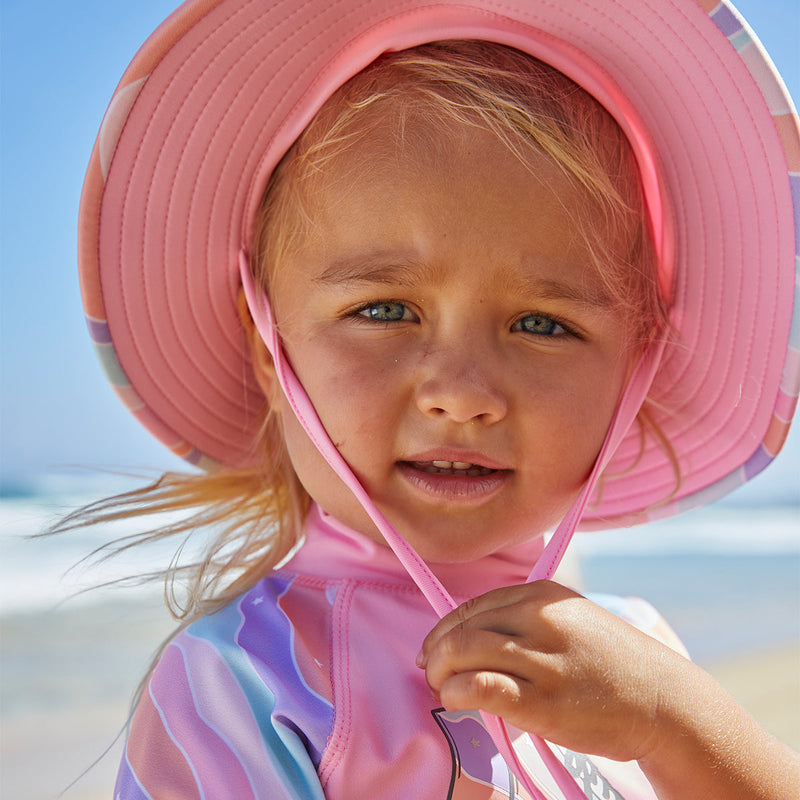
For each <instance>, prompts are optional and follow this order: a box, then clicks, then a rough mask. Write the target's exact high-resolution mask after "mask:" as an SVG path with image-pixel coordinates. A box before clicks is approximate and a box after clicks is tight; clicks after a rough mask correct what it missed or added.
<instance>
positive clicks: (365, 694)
mask: <svg viewBox="0 0 800 800" xmlns="http://www.w3.org/2000/svg"><path fill="white" fill-rule="evenodd" d="M540 549H541V545H540V544H539V543H537V542H534V543H531V544H529V545H526V546H524V547H521V548H517V549H515V550H511V551H508V552H504V553H499V554H495V555H493V556H490V557H488V558H485V559H483V560H481V561H479V562H476V563H474V564H468V565H452V566H444V567H442V568H441V569H440V570H438V572H439V573H440V575H439V577H440V578H441V579H442V581H443V583H444V584H445V585H446V586H448V588H449V589H452V590H453V593H454V594H455V595H456V596H457V597H458V598H459V599H465V598H466V597H467V596H470V595H474V594H476V593H480V592H484V591H488V590H490V589H492V588H496V587H499V586H503V585H508V584H510V583H515V582H516V583H519V582H522V581H524V579H525V576H526V575H527V570H528V568H529V565H530V563H531V559H532V558H535V556H536V554H537V552H538V551H539V550H540ZM470 589H471V591H468V590H470ZM593 599H594V600H595V601H597V602H600V603H601V604H602V605H604V606H605V607H607V608H609V609H610V610H612V611H614V612H615V613H617V614H619V615H620V616H622V617H623V618H625V619H627V620H628V621H630V622H631V623H632V624H635V625H637V626H638V627H639V628H641V629H643V630H645V631H647V632H648V633H651V634H653V635H656V636H658V637H659V638H661V639H662V640H665V641H668V643H670V644H674V641H672V640H671V637H673V636H674V634H672V633H671V632H670V631H669V629H668V627H667V626H666V624H665V623H664V622H663V620H662V619H661V617H660V616H659V615H658V614H657V613H656V612H655V611H654V610H653V609H652V608H651V607H650V606H649V605H647V604H646V603H644V602H643V601H640V600H635V599H624V600H622V599H620V598H613V597H595V598H593ZM435 621H436V619H435V615H434V613H433V611H432V610H431V609H430V606H429V605H428V603H427V601H426V600H425V598H424V597H423V596H422V594H421V593H420V592H419V590H418V589H417V588H416V586H414V584H413V582H412V581H411V579H410V578H409V577H408V575H407V574H406V573H405V571H404V570H403V568H402V566H401V565H400V563H399V562H398V561H397V560H396V558H395V557H394V555H393V554H392V553H391V551H389V550H388V549H387V548H384V547H380V546H378V545H376V544H375V543H373V542H371V541H370V540H368V539H365V538H364V537H362V536H361V535H360V534H357V533H355V532H353V531H350V530H349V529H347V528H345V527H343V526H342V525H340V524H339V523H338V522H336V520H334V519H332V518H331V517H328V516H326V515H324V514H323V512H321V511H320V510H319V509H317V508H315V509H313V510H312V513H311V515H310V519H309V523H308V526H307V531H306V541H305V543H304V545H303V547H301V548H300V550H299V551H298V553H297V554H296V555H295V557H294V558H293V559H292V561H290V562H289V564H287V565H286V566H285V567H284V568H283V569H282V570H280V571H279V572H276V573H274V574H272V575H270V576H269V577H267V578H265V579H264V580H262V581H261V582H260V583H259V584H257V585H256V586H255V587H254V588H253V589H252V590H250V591H249V592H247V593H246V594H244V595H242V596H241V597H240V598H239V599H238V600H237V601H236V602H234V603H232V604H231V605H229V606H228V607H226V608H224V609H223V610H222V611H220V612H218V613H216V614H214V615H211V616H208V617H205V618H202V619H200V620H198V621H197V622H195V623H193V624H192V625H190V626H189V627H188V628H186V629H185V630H183V631H181V632H180V633H179V634H178V635H177V636H176V637H175V638H174V639H173V640H172V642H171V643H170V644H169V646H168V647H167V648H166V650H165V652H164V654H163V656H162V658H161V660H160V662H159V664H158V666H157V668H156V670H155V671H154V673H153V675H152V677H151V679H150V682H149V684H148V687H147V691H146V692H145V694H144V696H143V697H142V700H141V702H140V705H139V707H138V709H137V712H136V714H135V717H134V720H133V723H132V727H131V731H130V734H129V737H128V742H127V745H126V749H125V755H124V758H123V761H122V766H121V768H120V772H119V777H118V782H117V789H116V798H117V800H161V799H164V798H178V797H179V798H181V800H220V799H224V798H230V800H234V798H235V800H284V798H285V799H286V800H290V799H291V800H299V799H300V798H302V799H303V800H318V799H319V798H348V799H351V798H362V797H365V798H366V797H374V798H408V797H424V798H431V800H449V799H451V798H452V800H501V798H519V799H520V800H526V798H528V795H527V793H525V792H524V791H523V790H522V789H521V788H520V787H519V785H518V783H517V781H516V779H515V778H514V776H513V775H512V774H511V772H510V771H509V770H508V768H507V767H506V765H505V764H504V763H503V761H502V759H501V758H500V757H499V755H498V754H497V752H496V750H495V749H494V747H493V745H492V741H491V738H490V737H489V735H488V733H487V732H486V730H485V729H484V728H483V724H482V722H481V719H480V716H479V715H478V714H477V713H473V712H466V713H464V712H462V713H457V714H453V713H446V712H444V711H443V710H442V709H437V708H436V707H435V706H434V704H433V701H432V699H431V696H430V693H429V691H428V689H427V686H426V684H425V679H424V674H423V673H422V672H421V671H420V670H419V669H417V668H416V667H415V665H414V659H415V655H416V653H417V650H418V648H419V646H420V644H421V642H422V639H423V638H424V636H425V635H426V633H427V632H428V630H430V628H431V627H432V626H433V624H434V623H435ZM517 733H518V732H517ZM515 748H516V750H517V752H518V754H519V755H520V757H521V759H522V761H523V763H524V764H525V765H526V768H527V769H528V770H529V772H530V773H531V775H532V776H533V778H534V780H535V781H536V783H537V785H539V786H540V787H541V790H542V791H543V793H544V794H545V796H546V797H551V798H553V800H559V798H561V794H560V793H559V791H558V789H557V787H556V786H555V785H554V784H553V781H552V779H551V778H550V776H549V773H548V772H547V770H546V769H544V768H543V766H542V763H541V760H540V758H539V756H538V755H537V753H536V751H535V750H534V748H533V746H532V745H531V744H530V740H529V739H528V738H527V737H526V736H525V735H524V734H521V733H518V736H517V738H516V740H515ZM553 750H554V752H556V754H557V755H558V757H559V758H561V760H562V761H563V762H564V763H565V764H566V766H567V768H568V770H569V771H570V773H571V774H572V775H573V776H574V778H575V780H576V783H577V784H578V786H580V787H581V789H582V790H583V792H584V794H585V795H586V797H587V798H590V799H591V800H595V799H596V800H601V799H602V800H651V798H653V797H654V795H653V792H652V789H651V788H650V786H649V785H648V784H647V782H646V780H645V779H644V777H643V775H642V773H641V772H640V770H639V769H638V767H637V766H636V765H635V764H616V763H614V762H610V761H606V760H603V759H596V758H592V759H589V758H587V757H586V756H583V755H581V754H577V753H570V752H569V751H565V750H563V749H561V748H555V747H554V748H553Z"/></svg>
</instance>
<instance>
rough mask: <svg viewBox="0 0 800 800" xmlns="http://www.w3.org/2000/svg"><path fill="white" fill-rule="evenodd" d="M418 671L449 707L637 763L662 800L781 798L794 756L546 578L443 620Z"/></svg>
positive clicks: (706, 681) (790, 782)
mask: <svg viewBox="0 0 800 800" xmlns="http://www.w3.org/2000/svg"><path fill="white" fill-rule="evenodd" d="M419 665H420V666H421V667H423V668H424V669H425V670H426V675H427V679H428V683H429V685H430V686H431V690H432V692H433V693H434V696H435V697H436V698H437V700H438V701H439V702H441V704H442V705H443V706H444V707H445V708H446V709H447V710H449V711H455V710H459V709H471V708H480V709H482V710H484V711H487V712H489V713H491V714H496V715H498V716H501V717H503V718H504V719H506V720H507V721H508V722H509V723H511V724H512V725H514V726H516V727H517V728H520V729H522V730H527V731H529V732H531V733H535V734H537V735H539V736H541V737H543V738H545V739H547V740H549V741H551V742H553V743H555V744H559V745H561V746H563V747H567V748H569V749H571V750H575V751H578V752H581V753H587V754H592V755H599V756H605V757H607V758H612V759H615V760H617V761H630V760H637V761H638V762H639V765H640V767H641V768H642V770H643V771H644V773H645V774H646V775H647V777H648V779H649V780H650V782H651V783H652V785H653V787H654V789H655V790H656V792H657V794H658V797H659V798H660V799H661V800H678V799H679V798H680V800H687V799H688V798H691V799H692V800H694V799H695V798H698V797H702V798H707V799H708V800H714V799H715V798H725V800H736V799H737V798H742V800H744V799H745V798H746V799H747V800H753V799H754V798H764V800H767V799H768V800H783V798H786V800H790V798H795V797H797V795H798V787H800V756H798V755H797V754H795V753H793V752H792V751H791V750H790V749H789V748H787V747H785V746H784V745H783V744H781V743H780V742H779V741H777V740H776V739H774V738H773V737H772V736H771V735H769V734H768V733H766V731H764V730H763V729H761V728H760V727H759V726H758V724H757V723H756V722H755V720H753V719H752V718H751V717H750V716H749V715H748V714H747V713H746V712H745V711H744V709H742V708H741V707H740V706H739V705H738V703H736V701H735V700H734V699H733V698H732V697H731V696H730V695H729V694H728V693H727V692H725V690H724V689H723V688H722V687H721V686H719V684H717V683H716V681H714V680H713V678H711V676H710V675H708V674H707V673H706V672H704V671H703V670H702V669H700V668H699V667H697V666H696V665H695V664H692V662H690V661H689V660H688V659H686V658H684V657H683V656H682V655H681V654H679V653H677V652H675V651H674V650H672V649H671V648H669V647H667V646H665V645H664V644H662V643H661V642H659V641H657V640H655V639H653V638H652V637H650V636H648V635H647V634H645V633H642V632H641V631H639V630H638V629H636V628H634V627H633V626H632V625H629V624H628V623H626V622H624V621H623V620H621V619H620V618H619V617H616V616H615V615H614V614H612V613H610V612H609V611H606V610H605V609H603V608H601V607H599V606H597V605H596V604H594V603H592V602H590V601H589V600H587V599H586V598H584V597H582V596H581V595H578V594H576V593H575V592H572V591H571V590H569V589H566V588H564V587H563V586H560V585H559V584H556V583H553V582H550V581H539V582H537V583H532V584H525V585H521V586H514V587H509V588H507V589H499V590H497V591H494V592H489V593H488V594H485V595H482V596H481V597H478V598H476V599H474V600H471V601H469V602H467V603H465V604H463V605H461V606H460V607H459V608H458V609H456V610H455V611H453V612H452V613H451V614H449V615H448V616H447V617H445V618H444V619H442V620H441V621H440V622H439V623H438V624H437V625H436V627H435V628H434V629H433V630H432V631H431V633H430V634H429V635H428V637H427V638H426V639H425V642H424V643H423V647H422V650H421V652H420V659H419Z"/></svg>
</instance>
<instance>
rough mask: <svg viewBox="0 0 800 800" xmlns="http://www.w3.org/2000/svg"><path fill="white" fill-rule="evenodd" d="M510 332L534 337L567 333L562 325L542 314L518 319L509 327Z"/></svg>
mask: <svg viewBox="0 0 800 800" xmlns="http://www.w3.org/2000/svg"><path fill="white" fill-rule="evenodd" d="M511 330H512V331H521V332H523V333H531V334H533V335H534V336H561V335H562V334H564V333H566V332H567V331H566V329H565V328H564V326H563V325H560V324H559V323H558V322H556V321H555V320H554V319H552V318H551V317H546V316H544V315H543V314H528V315H527V316H525V317H522V318H521V319H518V320H517V321H516V322H515V323H514V324H513V325H512V326H511Z"/></svg>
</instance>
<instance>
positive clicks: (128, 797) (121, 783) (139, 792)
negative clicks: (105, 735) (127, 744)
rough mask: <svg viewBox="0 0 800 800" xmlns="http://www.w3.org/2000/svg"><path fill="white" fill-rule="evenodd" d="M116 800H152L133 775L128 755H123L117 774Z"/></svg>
mask: <svg viewBox="0 0 800 800" xmlns="http://www.w3.org/2000/svg"><path fill="white" fill-rule="evenodd" d="M114 798H115V800H152V798H151V797H150V795H149V794H147V792H145V790H144V789H143V788H142V786H141V784H140V783H139V781H138V780H136V776H135V775H134V774H133V770H132V769H131V765H130V764H129V763H128V757H127V755H123V757H122V764H121V765H120V768H119V773H118V774H117V785H116V786H115V787H114Z"/></svg>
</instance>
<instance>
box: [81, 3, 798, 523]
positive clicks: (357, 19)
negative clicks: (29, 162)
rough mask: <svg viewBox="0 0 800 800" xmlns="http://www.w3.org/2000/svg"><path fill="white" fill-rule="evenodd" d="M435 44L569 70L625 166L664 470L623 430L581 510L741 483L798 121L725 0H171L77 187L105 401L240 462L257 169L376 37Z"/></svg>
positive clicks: (767, 405)
mask: <svg viewBox="0 0 800 800" xmlns="http://www.w3.org/2000/svg"><path fill="white" fill-rule="evenodd" d="M455 38H458V39H485V40H489V41H494V42H498V43H501V44H506V45H510V46H512V47H516V48H517V49H519V50H522V51H525V52H528V53H530V54H531V55H533V56H535V57H537V58H540V59H541V60H543V61H546V62H548V63H550V64H552V65H553V66H554V67H556V68H557V69H559V70H561V71H562V72H563V73H565V74H566V75H568V76H569V77H570V78H572V79H573V80H574V81H576V82H577V83H578V84H580V85H582V86H583V87H584V88H585V89H587V90H588V91H589V92H590V93H591V94H592V95H594V96H595V97H596V98H597V99H598V100H599V101H600V102H601V103H602V104H603V105H604V106H605V107H606V108H607V109H608V110H609V111H610V112H611V113H612V114H613V115H614V116H615V118H616V119H617V121H618V122H619V124H620V126H621V127H622V129H623V130H624V131H625V133H626V134H627V136H628V138H629V140H630V141H631V144H632V146H633V149H634V151H635V153H636V156H637V160H638V163H639V166H640V171H641V173H642V178H643V183H644V185H645V191H646V195H647V201H648V208H649V212H650V215H651V218H652V222H653V226H654V229H655V231H656V240H657V247H658V250H659V255H660V261H661V276H660V277H661V283H662V287H663V289H664V292H665V294H666V295H667V296H668V297H669V299H670V303H671V320H672V323H673V325H674V328H675V331H676V335H675V337H674V340H672V341H670V342H669V343H668V344H667V345H666V347H665V350H664V353H663V358H662V361H661V365H660V367H659V370H658V372H657V374H656V376H655V379H654V382H653V386H652V388H651V390H650V391H651V394H652V396H653V397H654V398H656V399H657V401H658V405H659V408H660V409H661V411H660V412H659V415H658V417H657V422H658V424H659V426H660V427H661V429H662V430H663V432H664V434H665V435H666V437H667V439H668V440H669V442H670V444H671V446H672V448H673V450H674V453H675V455H676V456H677V460H678V465H679V469H680V474H681V480H680V484H679V486H678V488H677V490H676V489H675V477H674V470H673V465H672V464H671V463H670V460H669V458H668V456H667V455H666V454H665V453H664V451H663V450H662V449H661V448H660V447H659V446H658V445H656V444H655V443H646V444H645V449H644V451H643V452H641V443H640V440H639V435H638V433H637V432H635V431H633V430H632V431H631V432H629V433H628V434H627V435H626V436H625V437H624V438H623V440H622V442H621V444H620V445H619V447H618V449H617V450H616V452H615V453H614V455H613V457H612V458H611V461H610V464H609V465H608V467H607V469H606V472H605V475H604V477H603V481H602V492H600V493H599V494H598V495H597V496H596V497H595V498H594V500H593V501H592V502H590V503H589V505H588V507H587V510H586V511H585V513H584V516H583V522H582V524H583V526H584V527H590V528H591V527H610V526H613V525H620V524H628V523H632V522H640V521H644V520H646V519H648V518H654V517H661V516H666V515H668V514H672V513H676V512H678V511H681V510H683V509H685V508H689V507H692V506H695V505H700V504H703V503H707V502H710V501H711V500H713V499H716V498H717V497H719V496H721V495H723V494H725V493H727V492H728V491H730V490H731V489H733V488H735V487H736V486H738V485H740V484H742V483H744V482H745V481H747V480H749V479H750V478H751V477H752V476H753V475H755V474H757V473H758V472H759V471H761V469H763V468H764V466H766V465H767V464H768V463H769V461H771V460H772V458H774V457H775V455H776V454H777V453H778V451H779V449H780V447H781V445H782V443H783V441H784V440H785V438H786V435H787V433H788V428H789V424H790V421H791V417H792V415H793V412H794V409H795V407H796V404H797V396H798V391H799V390H800V310H798V308H800V302H798V301H797V298H796V296H797V292H798V289H797V286H798V279H797V268H798V267H797V264H798V257H797V252H798V247H797V242H798V239H800V233H799V232H798V231H799V230H800V224H798V219H799V218H800V214H798V210H797V209H798V207H800V127H799V126H798V120H797V116H796V114H795V112H794V110H793V107H792V103H791V100H790V98H789V97H788V94H787V93H786V90H785V87H784V86H783V84H782V82H781V80H780V77H779V76H778V75H777V74H776V73H775V71H774V68H773V67H772V65H771V62H770V61H769V58H768V57H767V55H766V54H765V53H764V51H763V50H762V49H761V46H760V44H759V43H758V41H757V40H756V39H755V37H754V35H753V33H752V32H751V31H750V29H749V28H748V27H747V25H746V24H745V23H744V22H743V20H742V19H741V17H740V16H739V15H738V13H737V12H736V11H735V10H734V9H733V8H732V7H731V6H730V5H729V4H727V3H726V2H721V3H714V2H707V1H705V0H662V2H660V3H658V4H657V5H654V6H652V7H651V6H650V4H647V3H645V2H642V0H562V1H561V2H559V3H552V2H549V1H545V0H516V1H515V2H511V0H337V2H330V0H305V1H303V0H193V1H192V2H188V3H185V4H184V5H182V6H181V7H180V8H179V9H178V10H177V11H176V12H174V13H173V14H172V15H171V16H170V17H169V18H168V19H167V20H166V21H165V22H164V23H163V24H162V25H161V26H160V27H159V28H158V29H157V30H156V31H155V33H154V34H153V35H152V36H151V37H150V39H148V41H147V42H146V43H145V44H144V46H143V47H142V49H141V50H140V51H139V53H138V54H137V55H136V57H135V58H134V60H133V62H132V63H131V65H130V66H129V68H128V70H127V71H126V73H125V75H124V76H123V78H122V80H121V82H120V84H119V86H118V88H117V90H116V92H115V94H114V97H113V98H112V100H111V104H110V106H109V108H108V111H107V112H106V115H105V118H104V120H103V123H102V126H101V129H100V133H99V135H98V138H97V142H96V144H95V147H94V150H93V153H92V157H91V161H90V164H89V168H88V172H87V176H86V181H85V184H84V191H83V196H82V201H81V210H80V219H79V262H80V273H81V285H82V291H83V297H84V305H85V311H86V315H87V319H88V324H89V329H90V332H91V336H92V339H93V341H94V343H95V345H96V348H97V350H98V353H99V355H100V358H101V361H102V363H103V365H104V368H105V369H106V372H107V374H108V376H109V379H110V380H111V383H112V384H113V386H114V388H115V390H116V392H117V394H118V395H119V396H120V398H121V399H122V401H123V402H124V403H125V405H126V406H127V407H128V408H129V409H130V410H131V412H132V413H133V414H134V415H135V416H136V417H137V419H139V421H140V422H141V423H142V424H143V425H144V426H145V427H146V428H147V429H148V430H149V431H150V432H151V433H153V434H154V435H155V436H157V437H158V438H159V439H160V440H161V441H162V442H163V443H164V444H166V445H167V446H168V447H169V448H170V449H171V450H172V451H173V452H175V453H176V454H178V455H180V456H182V457H184V458H185V459H186V460H188V461H189V462H191V463H192V464H195V465H198V466H200V467H201V468H213V467H214V466H215V465H219V464H222V465H228V466H244V465H247V464H251V463H254V460H255V456H254V453H255V450H254V443H255V442H256V440H257V437H258V431H259V426H260V423H261V419H262V412H263V407H264V397H263V395H262V393H261V391H260V390H259V388H258V386H257V384H256V382H255V378H254V376H253V373H252V369H251V367H250V360H249V354H248V348H247V343H246V340H245V335H244V332H243V330H242V327H241V323H240V321H239V317H238V313H237V296H238V293H239V289H240V286H241V279H240V272H239V257H240V253H242V252H244V253H246V252H247V250H248V249H249V246H250V241H251V238H252V233H253V223H254V216H255V211H256V209H257V207H258V205H259V202H260V199H261V196H262V194H263V191H264V189H265V187H266V183H267V180H268V178H269V175H270V173H271V171H272V170H273V168H274V167H275V165H276V164H277V162H278V161H279V160H280V158H281V157H282V156H283V154H284V153H285V152H286V150H287V149H288V148H289V147H290V146H291V144H292V143H293V142H294V140H295V139H296V137H297V136H298V135H299V134H300V132H301V131H302V130H303V128H304V127H305V126H306V125H307V124H308V122H309V121H310V120H311V118H312V117H313V116H314V114H315V113H316V111H317V110H318V109H319V108H320V106H321V105H322V104H323V103H324V102H325V100H326V99H327V98H328V97H329V96H330V95H331V94H332V93H333V92H334V91H335V90H336V89H337V88H338V87H339V86H340V85H341V84H342V83H344V82H345V81H346V80H347V79H348V78H350V77H351V76H352V75H354V74H355V73H356V72H358V71H359V70H361V69H362V68H364V67H365V66H367V65H368V64H369V63H371V62H372V61H373V60H374V59H375V58H376V57H378V56H379V55H380V54H381V53H383V52H385V51H390V50H400V49H405V48H408V47H412V46H415V45H418V44H422V43H425V42H429V41H435V40H441V39H455ZM793 315H794V317H793ZM793 319H794V321H793ZM665 498H669V499H667V500H666V501H665Z"/></svg>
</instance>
